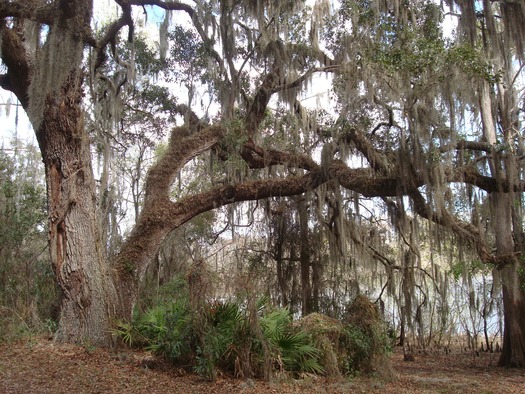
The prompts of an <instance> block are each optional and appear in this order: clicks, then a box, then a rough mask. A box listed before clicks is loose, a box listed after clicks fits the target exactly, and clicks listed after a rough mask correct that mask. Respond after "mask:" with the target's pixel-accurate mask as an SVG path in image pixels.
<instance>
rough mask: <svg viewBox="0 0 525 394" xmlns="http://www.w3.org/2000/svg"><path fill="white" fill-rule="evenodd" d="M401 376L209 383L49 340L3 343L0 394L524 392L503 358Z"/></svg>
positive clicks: (457, 359) (435, 356)
mask: <svg viewBox="0 0 525 394" xmlns="http://www.w3.org/2000/svg"><path fill="white" fill-rule="evenodd" d="M391 358H392V365H393V369H394V374H395V376H396V378H395V379H394V380H393V381H391V382H382V381H380V380H378V379H375V378H373V377H372V378H370V377H368V378H365V377H356V378H353V379H344V380H341V381H327V380H326V379H322V378H313V377H307V378H305V379H301V380H293V379H290V378H286V379H280V382H275V383H267V382H263V381H251V380H248V381H246V380H239V379H234V378H232V377H229V376H219V378H218V379H217V381H216V382H207V381H204V380H202V379H200V378H199V377H198V376H196V375H193V374H190V373H187V372H185V371H184V370H181V369H177V368H173V367H171V366H169V365H168V364H166V363H163V362H159V361H157V360H155V359H154V358H153V357H152V356H151V355H150V354H148V353H145V352H134V351H128V350H124V351H123V350H119V351H118V352H111V351H107V350H103V349H94V348H90V347H86V346H84V347H83V346H74V345H67V344H57V343H54V342H52V341H50V340H48V339H43V338H32V339H30V340H25V341H19V342H16V343H9V344H2V345H0V393H5V394H8V393H36V394H39V393H53V394H54V393H131V394H133V393H140V394H144V393H185V394H186V393H206V394H223V393H254V394H262V393H284V394H286V393H325V394H328V393H462V394H463V393H505V394H506V393H525V371H523V370H517V369H504V368H499V367H496V366H495V365H496V362H497V355H496V354H490V353H481V354H480V355H479V356H477V355H475V354H473V353H471V352H460V351H457V352H453V353H450V354H448V355H445V354H439V353H431V354H427V355H423V354H418V355H416V358H415V361H413V362H405V361H403V355H402V354H401V353H400V351H399V350H396V352H395V353H394V354H393V355H392V356H391Z"/></svg>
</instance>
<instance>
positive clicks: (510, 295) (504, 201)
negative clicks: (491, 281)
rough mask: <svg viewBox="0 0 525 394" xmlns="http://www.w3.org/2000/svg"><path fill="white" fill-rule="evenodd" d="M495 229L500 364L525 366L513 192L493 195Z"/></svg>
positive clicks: (523, 295)
mask: <svg viewBox="0 0 525 394" xmlns="http://www.w3.org/2000/svg"><path fill="white" fill-rule="evenodd" d="M492 199H493V205H494V212H495V213H496V215H495V218H494V220H496V223H495V232H496V249H497V254H498V256H499V257H501V258H502V262H501V263H500V264H501V270H500V274H501V283H502V287H503V310H504V321H505V329H504V334H503V351H502V354H501V357H500V360H499V365H500V366H505V367H519V368H523V367H525V291H524V288H523V286H524V283H525V282H524V276H523V273H521V271H522V270H523V265H522V264H523V263H521V262H520V261H519V259H518V258H517V257H516V256H515V254H514V252H515V251H514V241H513V234H512V213H511V212H512V206H513V205H512V203H513V201H512V194H511V193H493V195H492Z"/></svg>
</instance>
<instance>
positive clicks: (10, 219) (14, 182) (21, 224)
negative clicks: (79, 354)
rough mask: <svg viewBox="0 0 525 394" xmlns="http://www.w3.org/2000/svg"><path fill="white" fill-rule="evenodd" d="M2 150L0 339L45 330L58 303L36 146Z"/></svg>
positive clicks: (0, 193) (14, 145)
mask: <svg viewBox="0 0 525 394" xmlns="http://www.w3.org/2000/svg"><path fill="white" fill-rule="evenodd" d="M12 145H13V150H14V152H15V155H13V156H11V155H8V154H6V153H4V151H0V223H2V225H1V226H0V308H1V312H0V315H1V318H0V333H1V334H0V340H10V339H14V338H16V337H19V336H21V335H22V336H23V335H25V334H27V333H31V332H34V331H35V330H37V331H40V330H43V331H44V332H46V331H47V330H46V327H45V324H44V323H43V322H44V321H45V320H46V319H50V318H51V317H52V311H53V308H54V306H55V304H56V301H57V288H56V285H55V281H54V280H53V273H52V270H51V264H50V263H49V260H48V254H47V222H46V218H47V215H46V193H45V187H44V185H43V182H42V180H43V178H44V176H43V174H42V173H43V171H42V166H41V160H40V157H39V155H38V154H37V150H36V148H35V147H33V146H30V145H22V144H19V143H18V142H17V141H13V143H12Z"/></svg>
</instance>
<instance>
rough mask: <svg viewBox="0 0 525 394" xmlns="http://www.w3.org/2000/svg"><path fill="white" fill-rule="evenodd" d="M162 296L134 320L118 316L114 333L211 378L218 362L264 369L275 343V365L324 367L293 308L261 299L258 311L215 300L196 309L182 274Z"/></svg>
mask: <svg viewBox="0 0 525 394" xmlns="http://www.w3.org/2000/svg"><path fill="white" fill-rule="evenodd" d="M168 295H171V296H168ZM157 302H158V304H157V305H155V306H153V307H151V308H149V309H148V310H147V311H146V312H144V313H138V314H137V315H136V316H135V317H134V319H133V321H132V322H129V323H128V322H117V323H116V326H115V328H114V329H113V334H114V335H115V336H117V337H119V338H120V339H121V340H122V341H123V342H124V343H125V344H127V345H129V346H138V347H142V348H145V349H147V350H151V351H153V352H154V353H156V354H158V355H161V356H163V357H165V358H167V359H168V360H170V361H172V362H173V363H174V364H176V365H179V366H182V367H187V368H190V367H191V368H192V369H193V370H194V371H195V372H197V373H198V374H200V375H201V376H203V377H205V378H207V379H214V378H215V376H216V371H217V369H219V368H220V369H222V370H224V371H227V372H230V373H232V374H233V373H235V372H237V371H236V369H237V368H238V367H239V365H236V363H238V362H239V360H241V359H242V360H244V361H243V362H244V363H247V364H249V365H247V369H252V370H254V371H261V370H262V369H263V366H262V364H263V360H264V358H265V354H264V352H265V350H264V349H270V353H271V354H270V357H271V360H272V365H273V367H274V368H278V369H279V370H285V371H289V372H297V373H299V372H311V373H322V372H323V368H322V366H321V365H320V364H319V362H318V355H319V351H318V350H317V349H316V348H315V347H314V346H313V342H312V339H311V338H310V336H309V335H308V334H307V333H305V332H304V331H302V330H300V329H298V328H295V327H293V325H292V319H291V316H290V312H289V311H288V309H272V308H269V307H268V306H267V304H266V301H265V300H262V301H261V302H260V303H259V305H258V308H257V313H256V314H255V315H253V314H251V313H249V312H248V310H247V308H246V307H245V306H244V305H245V303H240V302H234V301H227V302H222V301H214V302H206V303H205V308H204V311H201V313H197V312H194V311H192V306H191V303H190V302H189V298H188V289H187V286H186V285H185V284H183V281H181V280H180V279H177V280H175V281H174V282H172V283H170V284H168V285H167V286H166V288H165V289H162V290H161V292H160V293H159V297H158V298H157ZM256 331H258V332H262V337H261V336H258V335H256ZM261 341H264V342H265V344H264V345H266V346H263V344H262V343H261ZM243 366H246V365H243ZM243 366H241V367H243Z"/></svg>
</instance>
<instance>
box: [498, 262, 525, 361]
mask: <svg viewBox="0 0 525 394" xmlns="http://www.w3.org/2000/svg"><path fill="white" fill-rule="evenodd" d="M519 266H520V262H519V261H512V262H509V263H508V264H507V265H505V267H503V269H502V270H501V279H502V284H503V306H504V320H505V331H504V334H503V350H502V353H501V357H500V359H499V365H500V366H504V367H518V368H524V367H525V292H524V291H523V283H524V280H523V274H521V275H520V269H519ZM522 269H523V268H522Z"/></svg>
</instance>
